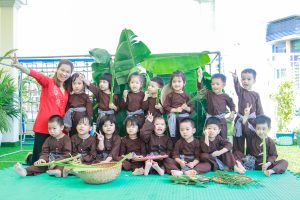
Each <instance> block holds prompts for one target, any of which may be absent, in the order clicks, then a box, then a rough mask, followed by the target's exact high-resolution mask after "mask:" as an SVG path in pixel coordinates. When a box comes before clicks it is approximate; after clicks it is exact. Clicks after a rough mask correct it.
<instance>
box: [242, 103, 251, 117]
mask: <svg viewBox="0 0 300 200" xmlns="http://www.w3.org/2000/svg"><path fill="white" fill-rule="evenodd" d="M251 108H252V105H250V106H249V103H247V106H246V108H245V109H244V114H245V115H247V116H249V114H250V110H251Z"/></svg>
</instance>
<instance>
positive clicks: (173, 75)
mask: <svg viewBox="0 0 300 200" xmlns="http://www.w3.org/2000/svg"><path fill="white" fill-rule="evenodd" d="M175 77H181V78H182V80H183V82H186V79H185V75H184V73H183V72H182V71H179V70H177V71H175V72H173V74H172V75H171V79H170V84H171V83H172V81H173V79H174V78H175Z"/></svg>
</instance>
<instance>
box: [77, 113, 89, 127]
mask: <svg viewBox="0 0 300 200" xmlns="http://www.w3.org/2000/svg"><path fill="white" fill-rule="evenodd" d="M84 122H88V124H89V125H90V126H91V125H92V120H91V119H90V118H89V117H88V116H86V115H85V116H82V117H80V118H79V120H78V122H77V125H78V124H79V123H84ZM77 125H76V126H77Z"/></svg>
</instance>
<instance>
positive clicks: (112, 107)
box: [108, 103, 118, 111]
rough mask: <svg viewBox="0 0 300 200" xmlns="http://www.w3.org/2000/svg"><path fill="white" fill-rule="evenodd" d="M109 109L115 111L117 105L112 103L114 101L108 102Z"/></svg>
mask: <svg viewBox="0 0 300 200" xmlns="http://www.w3.org/2000/svg"><path fill="white" fill-rule="evenodd" d="M108 107H109V108H110V109H113V110H115V111H117V109H118V108H117V106H116V105H115V104H114V103H110V104H109V106H108Z"/></svg>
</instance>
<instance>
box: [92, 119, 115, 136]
mask: <svg viewBox="0 0 300 200" xmlns="http://www.w3.org/2000/svg"><path fill="white" fill-rule="evenodd" d="M107 121H109V122H110V123H112V124H115V132H114V134H115V133H116V134H118V126H117V121H116V117H115V116H114V115H105V116H103V117H102V118H101V119H100V121H99V124H97V129H96V131H97V132H99V130H100V131H101V132H102V134H105V133H104V132H103V125H104V124H105V122H107Z"/></svg>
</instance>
